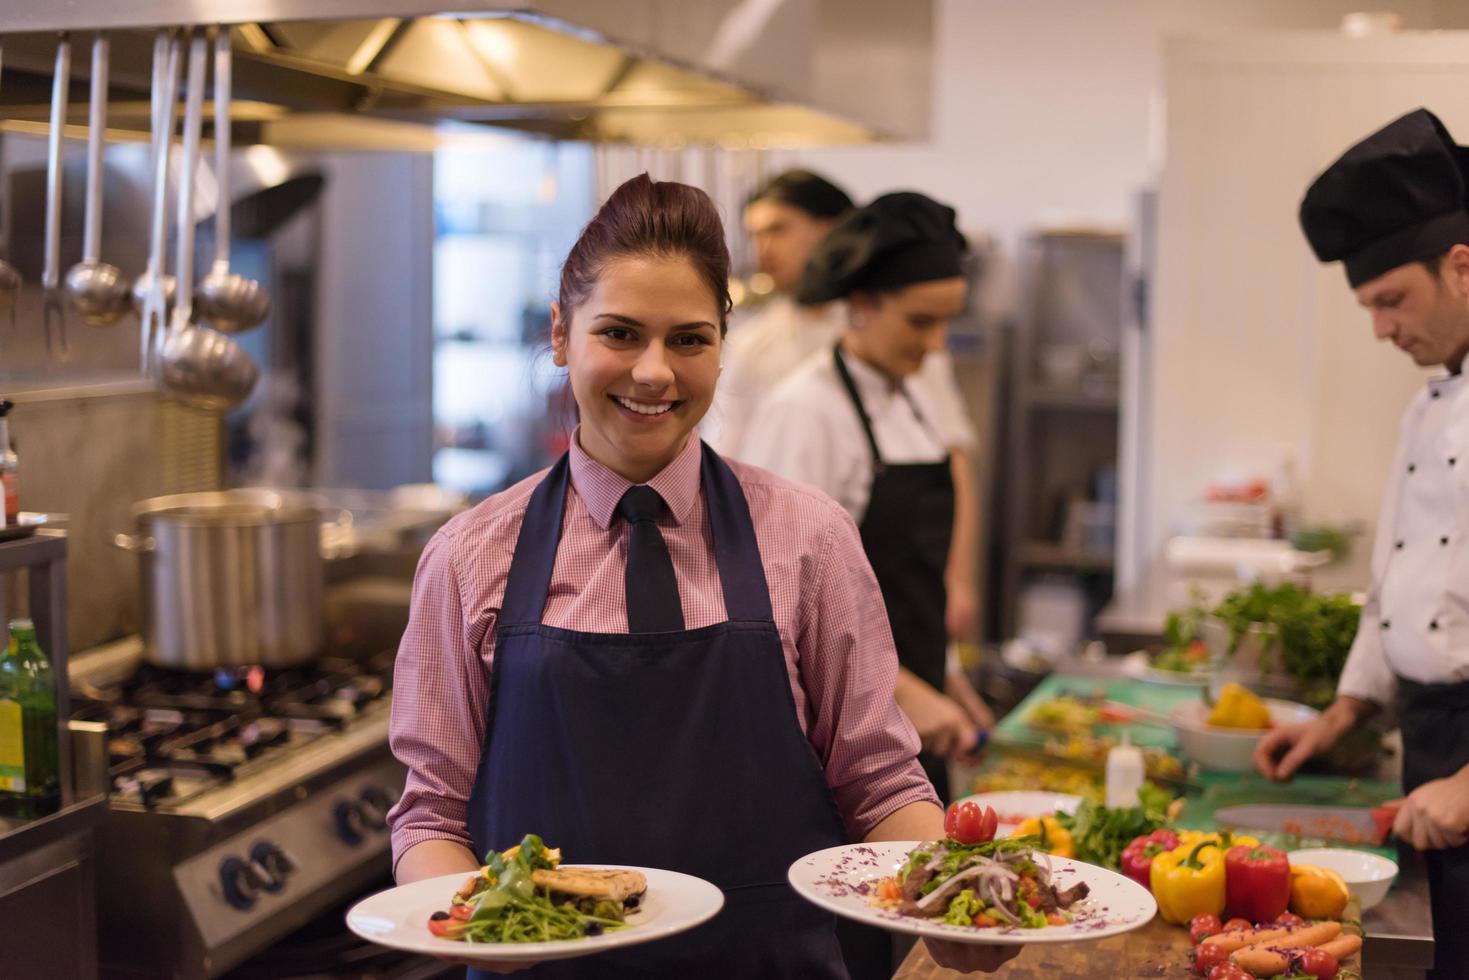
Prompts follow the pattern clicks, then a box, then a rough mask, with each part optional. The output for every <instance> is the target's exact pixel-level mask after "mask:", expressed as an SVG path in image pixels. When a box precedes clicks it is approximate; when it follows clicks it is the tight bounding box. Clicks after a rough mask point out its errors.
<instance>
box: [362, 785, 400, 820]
mask: <svg viewBox="0 0 1469 980" xmlns="http://www.w3.org/2000/svg"><path fill="white" fill-rule="evenodd" d="M359 799H361V800H362V811H363V816H364V817H366V818H367V820H368V822H369V823H370V824H371V825H372V826H373V827H375V828H382V827H386V826H387V825H388V811H389V810H391V809H392V808H393V801H392V800H391V799H390V798H389V797H388V794H387V793H386V792H384V791H383V790H382V789H381V788H380V787H377V786H369V787H367V788H366V789H364V790H363V791H362V795H361V797H359Z"/></svg>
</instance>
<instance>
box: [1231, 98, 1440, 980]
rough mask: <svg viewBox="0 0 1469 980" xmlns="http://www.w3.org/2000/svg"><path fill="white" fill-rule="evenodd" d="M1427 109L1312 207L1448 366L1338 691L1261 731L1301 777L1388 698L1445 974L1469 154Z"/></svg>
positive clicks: (1348, 161)
mask: <svg viewBox="0 0 1469 980" xmlns="http://www.w3.org/2000/svg"><path fill="white" fill-rule="evenodd" d="M1465 161H1469V150H1466V148H1464V147H1458V146H1456V145H1455V144H1454V142H1453V140H1452V139H1451V138H1450V137H1449V134H1448V132H1447V131H1446V130H1445V129H1444V127H1443V124H1442V123H1440V122H1439V120H1438V119H1437V117H1435V116H1434V115H1433V114H1432V113H1430V112H1428V111H1427V110H1424V109H1418V110H1415V111H1414V112H1411V113H1409V114H1408V115H1406V116H1403V117H1402V118H1400V119H1397V120H1395V121H1394V122H1392V123H1390V124H1389V125H1387V126H1386V127H1384V128H1383V129H1381V130H1379V131H1378V132H1376V133H1373V134H1372V135H1371V136H1369V137H1367V138H1366V139H1364V140H1363V141H1362V142H1360V143H1358V144H1357V145H1356V146H1353V147H1352V148H1351V149H1349V150H1348V151H1347V152H1346V153H1345V154H1344V155H1343V156H1342V157H1341V158H1340V159H1339V160H1337V161H1336V162H1335V163H1333V164H1332V165H1331V166H1330V167H1328V168H1327V169H1326V171H1325V172H1324V173H1322V174H1321V176H1320V177H1319V178H1317V180H1316V181H1315V183H1313V184H1312V185H1311V187H1310V189H1309V190H1308V191H1307V192H1306V197H1305V200H1304V201H1303V202H1302V204H1301V225H1302V227H1303V229H1304V230H1305V233H1306V237H1307V239H1308V240H1309V241H1310V243H1311V247H1312V248H1313V249H1314V250H1315V252H1316V255H1317V257H1318V258H1320V259H1321V260H1322V261H1323V262H1329V261H1336V260H1340V261H1342V263H1343V264H1344V266H1345V268H1346V273H1347V280H1348V282H1349V284H1350V286H1351V288H1352V291H1353V293H1354V294H1355V296H1356V298H1357V301H1358V302H1359V303H1360V304H1361V305H1362V306H1363V307H1364V308H1365V309H1366V310H1367V311H1368V312H1369V313H1370V314H1371V316H1372V328H1373V332H1374V334H1375V335H1376V336H1377V338H1378V339H1379V340H1390V341H1392V343H1393V344H1394V345H1395V346H1396V347H1397V348H1398V349H1399V350H1401V351H1403V352H1404V353H1405V354H1407V355H1408V356H1409V357H1411V358H1412V359H1413V361H1414V362H1415V363H1416V364H1418V365H1420V366H1422V367H1434V366H1441V367H1442V368H1443V369H1444V373H1442V374H1439V375H1437V376H1435V377H1432V378H1430V380H1429V381H1428V384H1427V387H1426V389H1425V390H1424V391H1422V392H1420V393H1419V394H1418V396H1417V397H1416V398H1414V400H1413V402H1412V404H1410V405H1409V406H1408V409H1407V412H1406V413H1405V414H1404V416H1403V421H1402V430H1401V435H1400V438H1399V444H1398V450H1397V454H1396V457H1395V458H1394V460H1393V464H1392V470H1391V472H1390V473H1389V476H1388V485H1387V492H1386V494H1385V497H1384V500H1383V506H1382V513H1381V516H1380V518H1379V522H1378V526H1377V541H1376V545H1375V549H1374V551H1373V561H1372V584H1371V590H1370V592H1369V593H1368V597H1367V603H1366V605H1365V606H1364V607H1363V609H1362V619H1361V623H1360V625H1359V627H1358V630H1357V638H1356V641H1355V643H1354V644H1353V646H1352V650H1351V653H1350V654H1349V655H1348V657H1347V663H1346V667H1345V669H1344V670H1343V671H1342V676H1341V680H1340V681H1339V683H1338V685H1337V697H1336V700H1335V702H1333V703H1332V705H1331V706H1330V707H1329V708H1328V709H1327V710H1326V711H1325V712H1323V713H1322V715H1321V716H1320V717H1319V718H1317V719H1316V720H1314V721H1312V722H1309V723H1307V724H1302V725H1291V726H1283V727H1281V728H1277V729H1275V730H1274V731H1273V732H1272V733H1271V734H1269V735H1267V736H1266V737H1265V738H1264V739H1262V740H1261V742H1260V744H1259V746H1258V748H1257V750H1256V753H1255V764H1256V766H1257V768H1258V769H1259V770H1260V771H1261V772H1262V773H1263V774H1264V775H1266V776H1268V777H1270V778H1273V779H1289V778H1290V777H1291V776H1292V775H1293V774H1294V773H1295V771H1296V770H1297V769H1298V768H1299V767H1300V765H1301V764H1302V763H1303V762H1305V761H1306V760H1307V759H1309V758H1310V757H1311V756H1313V755H1315V754H1316V753H1318V752H1322V751H1325V750H1326V749H1328V748H1330V747H1331V746H1332V745H1333V744H1334V743H1335V742H1336V741H1337V740H1338V739H1339V738H1341V736H1342V735H1343V734H1345V733H1346V732H1348V731H1350V730H1351V729H1352V728H1354V727H1355V726H1357V725H1359V724H1360V723H1362V722H1363V721H1365V720H1366V719H1367V718H1368V717H1370V716H1371V715H1373V714H1374V713H1376V712H1377V711H1378V710H1379V709H1381V708H1383V707H1386V706H1389V705H1393V706H1395V707H1396V708H1397V713H1398V720H1399V723H1400V725H1401V727H1402V734H1403V789H1404V791H1405V792H1406V793H1407V797H1406V798H1405V800H1404V801H1403V803H1402V805H1401V808H1400V809H1399V810H1398V813H1397V818H1396V822H1395V823H1394V826H1393V829H1394V831H1395V833H1396V834H1397V835H1398V836H1399V837H1401V838H1402V839H1404V840H1406V841H1407V842H1409V843H1410V844H1412V845H1413V846H1414V847H1416V848H1418V849H1419V850H1421V851H1423V852H1424V854H1425V856H1426V858H1427V863H1428V870H1429V886H1430V891H1431V896H1432V903H1433V920H1434V942H1435V952H1436V961H1437V964H1436V965H1437V969H1436V971H1435V973H1434V975H1435V976H1439V977H1462V976H1465V975H1466V974H1465V972H1464V971H1466V970H1469V928H1466V925H1465V924H1466V922H1469V918H1466V916H1469V847H1466V846H1465V845H1466V842H1469V384H1466V383H1465V380H1464V375H1463V373H1462V370H1463V367H1464V358H1465V354H1466V353H1469V211H1466V179H1465V167H1464V162H1465Z"/></svg>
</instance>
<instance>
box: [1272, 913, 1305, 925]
mask: <svg viewBox="0 0 1469 980" xmlns="http://www.w3.org/2000/svg"><path fill="white" fill-rule="evenodd" d="M1275 924H1276V925H1278V926H1280V927H1281V928H1282V929H1284V928H1292V929H1293V928H1295V927H1297V926H1303V925H1305V924H1306V920H1305V919H1303V918H1301V917H1300V916H1299V915H1296V914H1295V913H1294V912H1286V913H1285V914H1283V915H1282V916H1281V917H1280V918H1278V919H1276V920H1275Z"/></svg>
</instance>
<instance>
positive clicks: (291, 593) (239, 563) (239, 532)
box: [115, 489, 324, 670]
mask: <svg viewBox="0 0 1469 980" xmlns="http://www.w3.org/2000/svg"><path fill="white" fill-rule="evenodd" d="M133 519H134V530H133V533H132V534H119V535H117V537H116V539H115V541H116V544H117V545H118V546H119V547H122V548H126V549H127V550H129V551H133V552H135V553H136V554H137V555H138V559H139V562H138V564H139V570H140V573H141V574H140V584H141V592H142V607H143V636H144V648H145V656H146V658H147V659H148V661H149V662H150V663H153V664H156V665H158V666H161V667H173V668H180V669H186V670H208V669H213V668H215V667H233V666H244V665H248V664H260V665H262V666H266V667H289V666H293V665H296V664H300V663H304V662H306V661H309V660H311V659H313V658H314V657H316V656H317V654H318V653H319V652H320V650H321V646H322V639H323V635H324V633H323V611H324V605H323V595H322V593H323V589H324V585H323V583H324V575H323V567H322V544H321V541H322V510H321V508H320V507H318V506H316V503H315V501H314V499H313V498H312V497H311V495H310V494H309V493H291V492H281V491H274V490H258V489H256V490H227V491H221V492H217V493H187V494H174V495H171V496H166V497H153V498H151V499H148V500H143V501H139V502H138V503H136V504H134V505H133Z"/></svg>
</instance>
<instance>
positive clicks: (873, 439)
mask: <svg viewBox="0 0 1469 980" xmlns="http://www.w3.org/2000/svg"><path fill="white" fill-rule="evenodd" d="M831 356H832V358H833V359H834V360H835V361H836V366H837V377H838V378H840V379H841V380H842V387H843V388H845V389H847V397H848V398H850V399H852V407H853V408H855V409H856V410H857V418H858V420H859V421H861V423H862V432H863V433H864V434H865V435H866V436H867V445H868V446H870V447H871V448H872V466H873V468H874V469H875V470H878V471H881V470H882V453H881V452H879V451H878V448H877V436H875V435H873V434H872V420H871V419H870V418H868V417H867V407H866V406H865V405H863V404H862V396H861V395H859V394H857V385H856V383H855V382H853V381H852V372H851V371H848V370H847V362H846V361H845V360H844V359H843V358H842V345H841V343H840V342H838V343H837V345H836V346H835V347H833V348H832V349H831Z"/></svg>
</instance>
